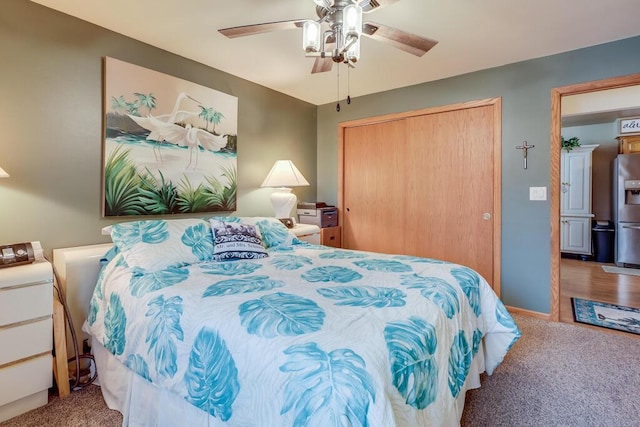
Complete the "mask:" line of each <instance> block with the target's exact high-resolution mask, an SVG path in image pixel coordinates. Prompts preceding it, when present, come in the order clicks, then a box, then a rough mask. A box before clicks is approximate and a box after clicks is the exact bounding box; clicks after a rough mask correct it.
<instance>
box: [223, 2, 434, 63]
mask: <svg viewBox="0 0 640 427" xmlns="http://www.w3.org/2000/svg"><path fill="white" fill-rule="evenodd" d="M398 1H400V0H313V2H314V3H315V4H316V14H317V15H318V19H317V20H315V21H314V20H310V19H295V20H290V21H276V22H265V23H262V24H253V25H242V26H239V27H230V28H222V29H220V30H218V31H219V32H220V33H221V34H223V35H224V36H226V37H229V38H236V37H243V36H250V35H254V34H262V33H267V32H271V31H279V30H288V29H293V28H302V29H303V36H302V39H303V41H302V44H303V49H304V50H305V52H306V56H309V57H315V58H316V60H315V63H314V64H313V68H312V70H311V72H312V73H322V72H325V71H329V70H331V68H332V66H333V63H334V62H337V63H340V62H343V63H346V64H348V65H350V66H352V67H353V66H354V65H355V63H356V62H357V61H358V59H359V58H360V37H361V36H362V35H363V34H364V35H366V36H368V37H371V38H372V39H374V40H378V41H382V42H386V43H389V44H391V45H392V46H394V47H396V48H398V49H401V50H403V51H405V52H408V53H411V54H413V55H416V56H422V55H424V54H425V53H427V52H428V51H429V50H430V49H431V48H433V47H434V46H435V45H436V44H437V43H438V42H437V41H435V40H431V39H428V38H424V37H420V36H417V35H415V34H411V33H408V32H406V31H402V30H399V29H397V28H393V27H388V26H386V25H382V24H377V23H375V22H364V23H363V22H362V15H363V13H369V12H372V11H374V10H376V9H379V8H381V7H383V6H388V5H391V4H394V3H397V2H398ZM323 27H324V29H323Z"/></svg>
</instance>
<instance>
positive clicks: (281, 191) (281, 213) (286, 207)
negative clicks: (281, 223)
mask: <svg viewBox="0 0 640 427" xmlns="http://www.w3.org/2000/svg"><path fill="white" fill-rule="evenodd" d="M304 185H309V183H308V182H307V180H306V179H305V178H304V176H302V174H301V173H300V171H299V170H298V168H296V166H295V165H294V164H293V162H292V161H291V160H277V161H276V162H275V163H274V165H273V167H272V168H271V170H270V171H269V174H268V175H267V177H266V178H265V179H264V182H263V183H262V185H261V187H274V188H275V191H274V192H273V193H271V204H272V205H273V209H275V211H276V218H289V217H291V209H293V207H294V206H295V205H296V202H297V201H298V198H297V197H296V195H295V194H293V193H292V192H291V187H301V186H304Z"/></svg>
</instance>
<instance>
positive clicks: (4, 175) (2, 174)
mask: <svg viewBox="0 0 640 427" xmlns="http://www.w3.org/2000/svg"><path fill="white" fill-rule="evenodd" d="M0 178H9V174H8V173H6V172H5V170H4V169H2V168H0Z"/></svg>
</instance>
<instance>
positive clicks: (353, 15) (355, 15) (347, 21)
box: [342, 3, 362, 41]
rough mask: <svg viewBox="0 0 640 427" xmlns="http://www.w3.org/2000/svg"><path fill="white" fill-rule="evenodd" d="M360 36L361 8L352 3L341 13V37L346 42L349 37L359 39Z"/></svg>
mask: <svg viewBox="0 0 640 427" xmlns="http://www.w3.org/2000/svg"><path fill="white" fill-rule="evenodd" d="M361 34H362V8H361V7H360V6H358V5H357V4H355V3H352V4H350V5H348V6H346V7H345V8H344V10H343V11H342V35H343V37H344V39H345V41H347V39H348V38H349V37H357V38H360V35H361Z"/></svg>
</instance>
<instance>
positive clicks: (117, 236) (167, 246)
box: [111, 218, 213, 272]
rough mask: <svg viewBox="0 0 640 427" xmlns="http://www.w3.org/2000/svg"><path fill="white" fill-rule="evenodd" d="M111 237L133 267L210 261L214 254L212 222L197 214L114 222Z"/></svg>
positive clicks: (158, 267)
mask: <svg viewBox="0 0 640 427" xmlns="http://www.w3.org/2000/svg"><path fill="white" fill-rule="evenodd" d="M111 240H113V243H114V244H115V245H116V247H117V248H118V250H119V251H120V252H121V253H122V256H123V257H124V259H125V261H126V262H127V264H128V265H129V267H131V268H135V267H137V268H141V269H143V270H145V271H147V272H153V271H160V270H164V269H166V268H168V267H175V266H183V265H188V264H194V263H197V262H201V261H210V260H211V259H212V257H213V238H212V236H211V227H210V225H209V222H207V221H204V220H202V219H197V218H189V219H175V220H162V219H160V220H145V221H132V222H124V223H119V224H114V225H113V226H111Z"/></svg>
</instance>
